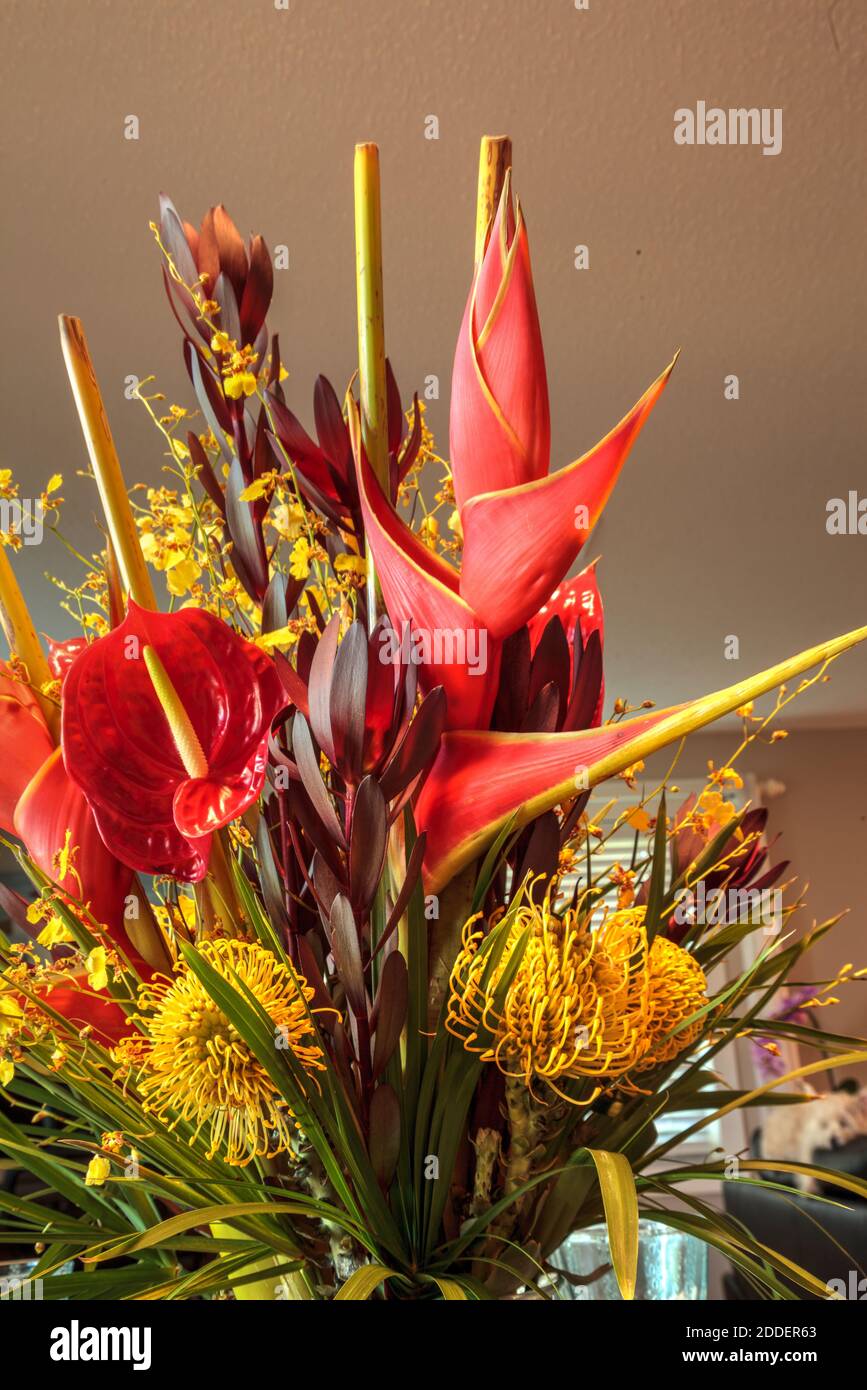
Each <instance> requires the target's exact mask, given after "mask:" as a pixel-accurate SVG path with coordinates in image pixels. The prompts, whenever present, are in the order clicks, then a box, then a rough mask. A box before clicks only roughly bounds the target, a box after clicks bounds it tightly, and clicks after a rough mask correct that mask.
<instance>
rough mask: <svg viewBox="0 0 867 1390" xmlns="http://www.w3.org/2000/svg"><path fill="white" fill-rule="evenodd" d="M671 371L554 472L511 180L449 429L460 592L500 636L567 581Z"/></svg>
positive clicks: (474, 311)
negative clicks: (459, 536)
mask: <svg viewBox="0 0 867 1390" xmlns="http://www.w3.org/2000/svg"><path fill="white" fill-rule="evenodd" d="M673 365H674V364H673V363H672V366H673ZM670 372H671V366H670V367H668V368H667V369H666V370H665V371H664V372H663V373H662V375H661V376H660V377H658V379H657V380H656V381H655V382H654V383H653V385H652V386H651V387H650V388H649V389H648V390H647V391H646V392H645V393H644V395H643V396H642V397H641V399H640V400H639V401H638V403H637V404H636V405H635V406H633V408H632V410H630V411H629V413H628V414H627V415H626V416H624V418H623V419H622V420H621V422H620V424H619V425H617V426H616V427H615V428H614V429H613V430H612V431H611V433H610V434H608V435H606V437H605V438H604V439H603V440H602V441H601V443H599V444H597V445H596V446H595V448H593V449H591V450H590V451H589V453H587V454H584V455H583V456H582V457H581V458H579V459H577V460H576V462H575V463H572V464H569V465H568V466H567V467H566V468H561V469H560V470H558V471H557V472H555V473H549V471H548V470H549V466H550V457H549V455H550V436H551V430H550V420H549V413H548V388H547V382H546V377H545V359H544V354H543V352H542V339H541V333H540V330H539V318H538V314H537V311H536V299H535V293H534V290H533V278H532V272H531V269H530V254H529V247H528V243H527V230H526V226H525V224H524V220H523V217H522V215H521V209H520V205H519V207H518V211H517V217H515V216H514V215H513V213H512V202H511V191H510V187H509V181H508V180H507V181H506V185H505V187H504V189H503V195H502V198H501V200H500V206H499V209H498V212H497V216H496V219H495V221H494V225H493V228H492V231H491V235H490V238H489V241H488V245H487V248H486V250H485V254H484V256H483V257H482V260H481V262H480V264H479V266H478V269H477V271H476V276H475V279H474V281H473V286H472V289H471V291H470V297H469V302H468V304H467V308H466V312H465V314H464V321H463V324H462V326H461V332H460V336H459V338H458V345H457V350H456V353H455V362H454V371H453V375H452V398H451V422H450V435H451V462H452V472H453V475H454V483H455V495H456V497H457V501H458V506H459V508H460V515H461V524H462V527H463V534H464V555H463V566H462V569H461V577H460V594H461V597H462V598H463V599H464V600H465V601H466V602H467V603H468V604H469V606H470V607H471V608H472V609H473V611H474V612H475V614H476V615H477V617H478V619H479V620H480V621H481V622H482V623H484V624H485V625H486V626H487V627H488V628H489V629H490V631H491V633H492V634H493V636H494V637H498V638H499V637H505V636H508V634H509V633H510V632H514V631H515V629H516V628H518V627H520V626H521V625H522V623H525V622H527V621H528V620H529V619H530V618H531V617H532V616H533V614H534V613H535V612H536V611H537V610H538V609H539V608H540V607H541V605H542V604H543V603H544V602H545V601H546V599H547V598H548V595H549V594H551V592H552V591H553V590H554V588H555V587H556V586H557V585H558V584H559V583H560V582H561V580H562V578H563V576H564V575H565V574H566V573H567V572H568V570H569V567H570V566H571V564H572V562H573V561H574V559H575V557H576V556H577V555H578V553H579V551H580V549H581V547H582V546H583V544H584V542H585V540H586V539H587V536H588V535H589V533H590V531H591V530H592V529H593V527H594V525H595V524H596V522H597V520H598V519H599V516H600V514H601V512H602V509H603V507H604V506H605V503H606V502H607V500H608V497H609V495H610V493H611V491H612V489H613V487H614V484H615V482H616V481H617V476H618V474H619V472H620V469H621V468H622V466H623V463H624V461H625V459H626V456H627V454H628V453H629V450H630V448H631V447H632V444H633V443H634V441H635V439H636V437H637V435H638V432H639V430H640V429H641V426H642V425H643V424H644V421H645V419H646V418H647V416H648V415H649V413H650V411H651V410H652V408H653V406H654V405H655V403H656V401H657V399H658V397H659V395H660V392H661V391H662V389H663V387H664V386H665V383H666V381H667V380H668V376H669V373H670ZM504 537H508V538H509V539H508V552H507V554H504Z"/></svg>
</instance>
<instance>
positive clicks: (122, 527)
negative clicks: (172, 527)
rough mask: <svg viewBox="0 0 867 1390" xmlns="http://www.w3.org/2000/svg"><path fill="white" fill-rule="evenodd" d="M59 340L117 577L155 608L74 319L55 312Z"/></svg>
mask: <svg viewBox="0 0 867 1390" xmlns="http://www.w3.org/2000/svg"><path fill="white" fill-rule="evenodd" d="M60 343H61V347H62V348H63V357H64V360H65V362H66V370H67V372H68V373H69V382H70V385H71V387H72V394H73V396H74V398H75V404H76V407H77V409H78V418H79V420H80V421H81V428H82V432H83V434H84V439H85V443H86V444H87V451H88V453H89V454H90V461H91V464H92V465H93V472H94V476H95V477H96V485H97V487H98V489H99V497H100V501H101V502H102V509H103V512H104V513H105V519H106V522H107V524H108V531H109V535H110V536H111V541H112V545H113V546H114V551H115V555H116V556H117V563H118V568H119V570H120V574H121V578H122V580H123V583H124V586H125V588H126V590H127V593H128V594H129V595H130V596H131V597H132V598H133V599H135V601H136V603H137V604H138V605H139V606H140V607H141V608H150V609H156V607H157V602H156V598H155V597H154V591H153V586H152V584H151V578H150V574H149V572H148V568H147V565H146V564H145V559H144V556H143V554H142V551H141V546H140V544H139V539H138V530H137V528H136V524H135V518H134V517H133V514H132V508H131V507H130V504H129V496H128V494H127V490H126V484H125V482H124V480H123V474H122V472H121V468H120V462H119V460H118V457H117V450H116V449H115V447H114V440H113V439H112V437H111V429H110V428H109V423H108V416H107V415H106V413H105V406H104V405H103V402H102V396H101V394H100V390H99V383H98V382H97V379H96V372H95V371H94V369H93V362H92V361H91V358H90V353H89V351H88V348H87V339H86V338H85V336H84V328H83V327H82V324H81V320H80V319H76V318H70V317H69V316H68V315H66V314H61V315H60Z"/></svg>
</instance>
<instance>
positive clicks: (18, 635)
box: [0, 545, 60, 743]
mask: <svg viewBox="0 0 867 1390" xmlns="http://www.w3.org/2000/svg"><path fill="white" fill-rule="evenodd" d="M0 624H2V627H3V631H4V632H5V634H6V641H7V642H8V643H9V651H10V654H11V655H12V656H15V657H17V658H18V660H19V661H21V662H23V664H24V665H25V666H26V667H27V674H28V676H29V678H30V684H31V686H32V687H33V693H34V695H35V696H36V698H37V700H38V701H39V707H40V709H41V710H42V713H43V714H44V715H45V722H46V724H47V725H48V728H49V731H50V732H51V735H52V737H53V738H54V741H55V743H58V742H59V741H60V710H59V708H58V707H57V705H56V704H54V702H53V701H51V700H48V699H46V697H45V696H44V695H43V694H41V687H42V686H43V685H46V684H47V683H48V682H49V681H50V680H51V679H52V676H51V671H50V669H49V666H48V661H47V659H46V656H45V653H44V651H43V650H42V643H41V642H40V641H39V638H38V637H37V635H36V629H35V628H34V626H33V622H32V620H31V618H30V614H29V612H28V610H27V604H26V603H25V602H24V595H23V594H22V592H21V590H20V588H19V587H18V580H17V579H16V578H15V573H14V571H13V569H12V566H11V564H10V563H9V556H8V555H7V553H6V547H5V546H4V545H0Z"/></svg>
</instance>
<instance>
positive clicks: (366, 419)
mask: <svg viewBox="0 0 867 1390" xmlns="http://www.w3.org/2000/svg"><path fill="white" fill-rule="evenodd" d="M355 284H356V293H357V300H358V381H359V395H360V398H361V438H362V442H363V444H364V450H365V453H366V454H367V457H368V459H369V461H370V466H371V468H372V469H373V471H374V473H375V474H376V476H377V478H378V479H379V482H380V484H381V486H382V488H383V491H384V492H385V493H386V494H388V398H387V394H386V388H385V318H384V313H383V299H382V213H381V207H380V191H379V149H378V147H377V146H376V145H373V144H365V145H356V147H355ZM367 601H368V619H369V623H370V625H371V626H372V625H373V624H374V623H375V622H376V619H377V615H378V612H379V610H380V609H381V607H382V599H381V595H380V593H379V586H378V584H377V580H376V572H375V570H374V565H373V556H372V554H371V552H370V549H369V547H368V551H367Z"/></svg>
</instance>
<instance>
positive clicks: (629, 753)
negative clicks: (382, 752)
mask: <svg viewBox="0 0 867 1390" xmlns="http://www.w3.org/2000/svg"><path fill="white" fill-rule="evenodd" d="M865 638H867V627H861V628H858V629H856V630H855V631H854V632H849V633H846V634H844V636H842V637H836V638H834V639H832V640H831V641H829V642H822V643H821V644H820V645H819V646H817V647H811V648H809V649H808V650H807V651H804V652H800V653H799V654H798V655H797V656H793V657H790V658H789V659H788V660H787V661H782V662H780V663H779V664H778V665H777V666H771V667H769V668H768V669H767V670H766V671H760V672H759V673H758V674H757V675H754V676H750V677H748V679H746V680H743V681H738V683H737V684H736V685H731V686H728V687H727V688H726V689H725V690H718V691H716V692H715V693H714V694H712V695H704V696H702V697H701V698H700V699H698V700H692V701H690V702H689V703H687V704H683V705H676V706H674V707H672V708H670V709H661V710H654V711H652V712H651V713H649V714H647V713H645V714H640V715H637V716H636V717H635V718H633V719H628V720H623V721H622V722H621V723H617V724H606V725H604V726H603V727H602V728H599V729H584V730H581V731H580V732H576V733H562V734H508V733H484V732H481V731H479V732H473V731H463V730H462V731H456V732H448V733H446V734H445V735H444V736H443V739H442V742H441V744H440V751H439V753H438V755H437V759H436V761H435V763H434V765H433V768H432V769H431V772H430V774H429V776H428V778H427V781H426V782H425V784H424V786H423V788H422V791H421V794H420V796H419V799H418V802H417V804H416V808H415V817H416V823H417V825H418V828H419V830H420V831H422V830H423V831H424V832H425V834H426V836H427V851H426V853H425V883H426V889H427V891H428V892H432V893H436V892H439V891H440V890H441V889H442V888H443V887H444V886H445V885H446V884H447V883H448V882H449V881H450V880H451V879H452V878H453V877H454V875H455V874H456V873H458V872H459V871H460V870H461V869H462V868H464V867H465V866H466V865H467V864H469V863H471V862H472V861H473V860H474V859H475V858H476V857H477V855H479V854H480V853H481V852H482V851H483V850H484V849H485V847H486V846H487V845H488V844H489V843H490V842H491V840H493V838H494V837H495V835H496V834H497V832H498V831H499V830H500V829H501V828H502V826H503V825H505V823H506V822H507V821H508V820H510V818H511V817H513V816H514V818H515V821H514V823H515V825H516V826H520V825H526V824H527V823H528V822H529V821H531V820H533V819H535V817H537V816H540V815H542V813H543V812H545V811H548V810H551V809H552V808H553V807H554V806H558V805H560V804H562V803H564V802H568V801H570V800H571V799H572V798H574V797H575V796H577V795H578V794H579V792H581V791H583V790H586V789H587V788H590V787H595V786H597V785H598V784H599V783H600V782H603V781H605V779H606V778H608V777H613V776H615V775H616V774H617V773H618V772H622V771H623V769H624V768H626V767H629V766H630V765H631V764H632V763H634V762H636V761H637V760H638V759H639V758H646V757H648V756H649V755H650V754H651V753H655V752H656V750H657V749H659V748H664V747H665V746H666V745H667V744H671V743H675V742H676V741H677V740H679V739H681V738H683V737H685V736H686V735H687V734H690V733H692V732H694V731H695V730H696V729H700V728H702V727H703V726H704V725H705V724H710V723H712V722H713V720H715V719H720V718H722V716H723V715H726V714H730V713H731V712H732V711H733V710H736V709H737V708H738V707H739V706H740V705H743V704H746V703H747V702H748V701H749V700H754V699H757V698H758V697H759V696H761V695H764V694H766V693H767V691H769V690H773V689H775V688H776V687H777V686H779V685H781V684H783V683H785V682H786V681H790V680H792V679H794V678H795V677H796V676H799V675H801V674H802V673H803V672H805V671H808V670H809V669H810V668H811V667H813V666H818V665H821V664H823V663H825V662H827V661H830V660H832V659H833V658H834V657H836V656H839V655H840V654H841V653H842V652H844V651H847V650H848V649H849V648H850V647H854V646H856V645H857V643H859V642H863V641H864V639H865Z"/></svg>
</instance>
